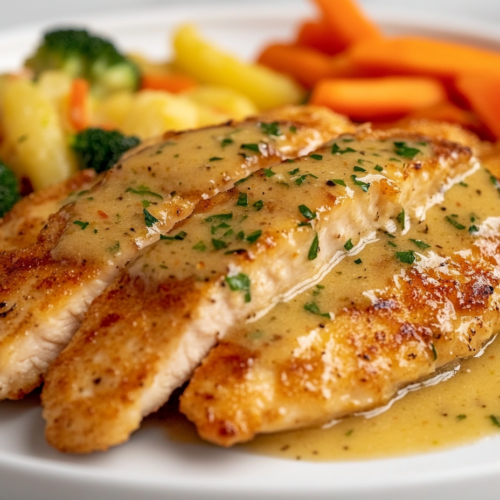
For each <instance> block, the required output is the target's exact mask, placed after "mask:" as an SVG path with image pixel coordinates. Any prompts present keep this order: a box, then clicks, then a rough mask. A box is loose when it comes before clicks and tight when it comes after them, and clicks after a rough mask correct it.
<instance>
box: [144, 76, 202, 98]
mask: <svg viewBox="0 0 500 500" xmlns="http://www.w3.org/2000/svg"><path fill="white" fill-rule="evenodd" d="M197 85H198V83H197V82H196V80H194V79H193V78H190V77H189V76H185V75H178V74H172V75H155V74H145V75H143V76H142V80H141V90H145V89H147V90H164V91H165V92H170V93H172V94H178V93H179V92H183V91H185V90H189V89H192V88H193V87H196V86H197Z"/></svg>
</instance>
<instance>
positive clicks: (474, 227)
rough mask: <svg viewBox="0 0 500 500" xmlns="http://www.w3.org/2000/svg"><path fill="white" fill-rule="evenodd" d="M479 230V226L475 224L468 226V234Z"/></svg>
mask: <svg viewBox="0 0 500 500" xmlns="http://www.w3.org/2000/svg"><path fill="white" fill-rule="evenodd" d="M478 231H479V228H478V227H477V226H475V225H472V226H470V227H469V233H470V234H474V233H477V232H478Z"/></svg>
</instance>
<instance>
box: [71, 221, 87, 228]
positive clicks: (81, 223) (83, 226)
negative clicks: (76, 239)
mask: <svg viewBox="0 0 500 500" xmlns="http://www.w3.org/2000/svg"><path fill="white" fill-rule="evenodd" d="M73 224H76V225H77V226H80V229H81V230H82V231H83V230H84V229H86V228H87V226H88V225H89V222H83V221H81V220H74V221H73Z"/></svg>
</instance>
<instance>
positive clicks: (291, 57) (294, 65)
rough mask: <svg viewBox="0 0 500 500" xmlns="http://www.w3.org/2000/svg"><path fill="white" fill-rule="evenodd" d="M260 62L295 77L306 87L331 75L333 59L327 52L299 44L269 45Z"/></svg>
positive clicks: (261, 55)
mask: <svg viewBox="0 0 500 500" xmlns="http://www.w3.org/2000/svg"><path fill="white" fill-rule="evenodd" d="M257 62H258V63H260V64H263V65H265V66H268V67H269V68H272V69H274V70H276V71H280V72H281V73H286V74H288V75H290V76H292V77H294V78H295V79H296V80H297V81H298V82H299V83H301V84H302V85H304V86H305V87H306V88H310V87H312V86H313V85H314V84H315V83H316V82H318V81H319V80H321V79H322V78H326V77H328V76H330V72H331V69H332V68H331V60H330V58H329V57H328V56H325V54H322V53H321V52H319V51H317V50H314V49H310V48H308V47H301V46H298V45H287V44H278V43H276V44H272V45H268V46H267V47H266V48H265V49H264V50H263V52H262V53H261V54H260V56H259V58H258V61H257Z"/></svg>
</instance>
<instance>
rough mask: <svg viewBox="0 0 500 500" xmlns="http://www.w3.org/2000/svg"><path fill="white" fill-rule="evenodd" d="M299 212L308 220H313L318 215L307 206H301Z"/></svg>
mask: <svg viewBox="0 0 500 500" xmlns="http://www.w3.org/2000/svg"><path fill="white" fill-rule="evenodd" d="M299 212H300V213H301V214H302V215H303V216H304V217H305V218H306V219H307V220H313V219H315V218H316V214H315V213H314V212H313V211H312V210H311V209H310V208H309V207H307V206H306V205H299Z"/></svg>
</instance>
